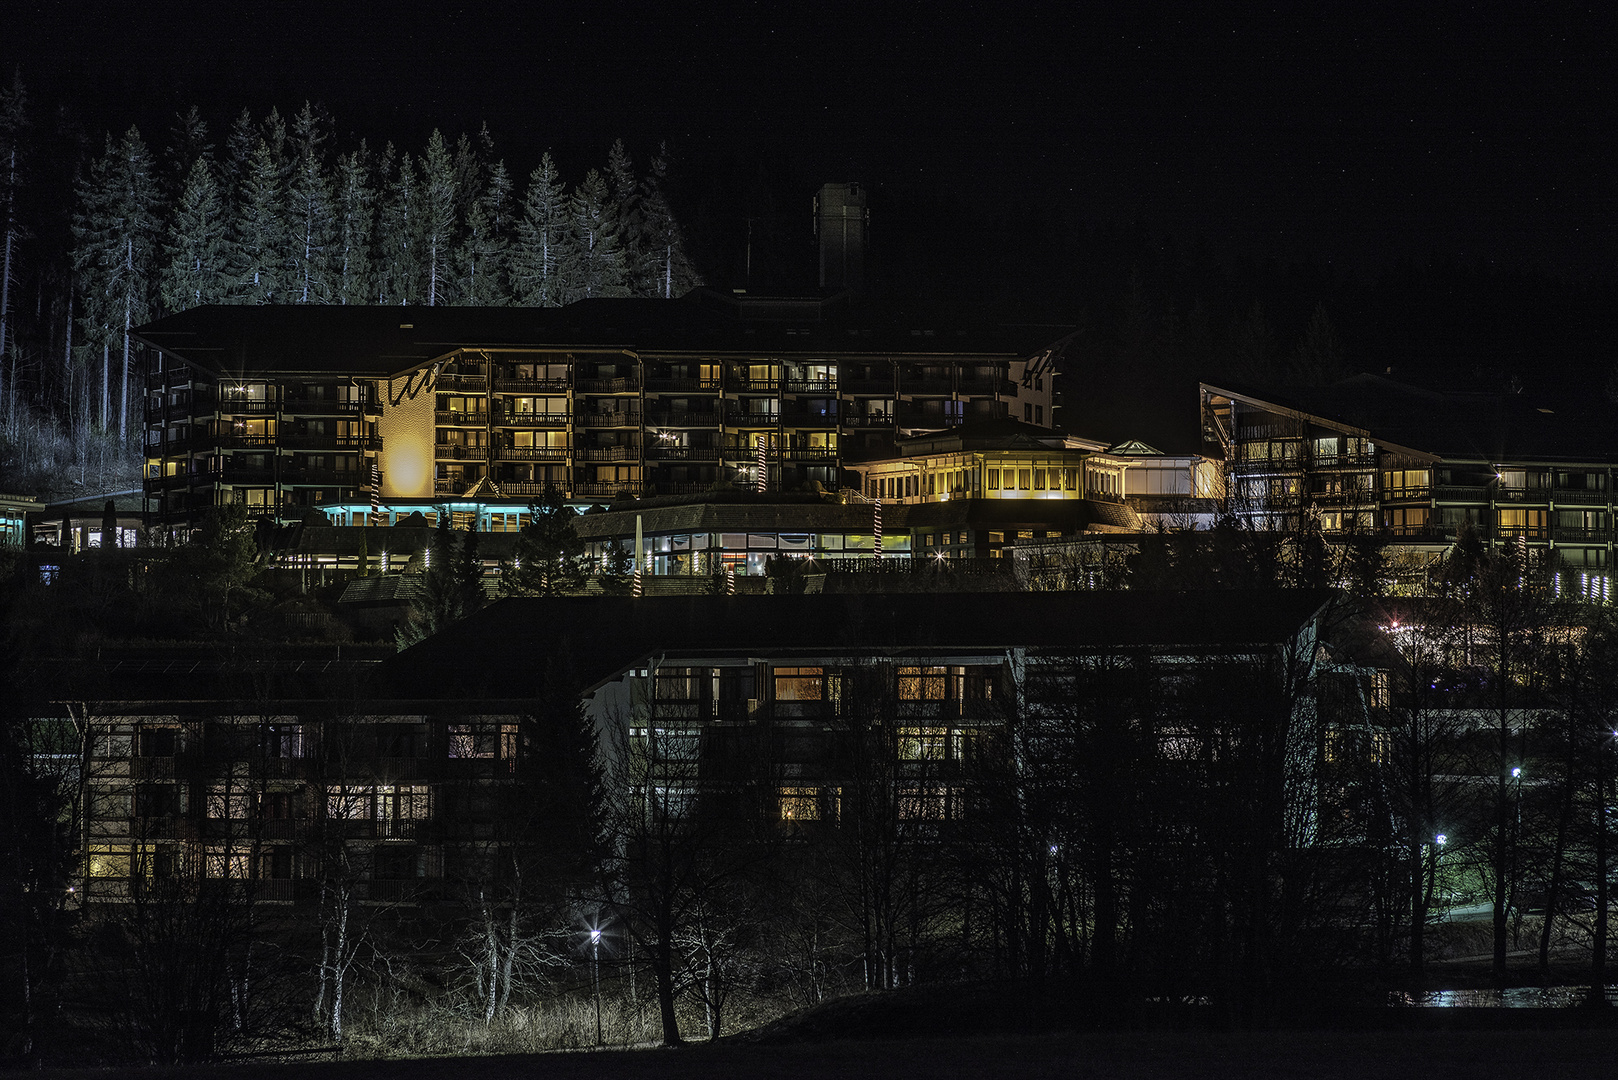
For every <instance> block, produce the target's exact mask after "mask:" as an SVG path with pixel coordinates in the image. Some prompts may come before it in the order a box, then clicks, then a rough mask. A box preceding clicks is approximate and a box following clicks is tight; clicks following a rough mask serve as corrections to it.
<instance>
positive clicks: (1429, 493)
mask: <svg viewBox="0 0 1618 1080" xmlns="http://www.w3.org/2000/svg"><path fill="white" fill-rule="evenodd" d="M1432 497H1433V489H1432V488H1431V487H1426V486H1423V487H1402V488H1386V489H1384V490H1383V492H1382V501H1383V502H1411V501H1417V502H1427V501H1429V500H1430V499H1431V498H1432Z"/></svg>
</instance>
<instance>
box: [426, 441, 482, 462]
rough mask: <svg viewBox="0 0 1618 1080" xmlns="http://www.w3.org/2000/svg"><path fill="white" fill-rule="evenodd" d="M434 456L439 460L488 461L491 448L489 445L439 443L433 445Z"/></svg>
mask: <svg viewBox="0 0 1618 1080" xmlns="http://www.w3.org/2000/svg"><path fill="white" fill-rule="evenodd" d="M433 457H435V458H437V459H438V460H439V461H488V460H489V448H488V447H487V446H457V445H456V444H454V443H439V444H438V445H436V446H435V447H433Z"/></svg>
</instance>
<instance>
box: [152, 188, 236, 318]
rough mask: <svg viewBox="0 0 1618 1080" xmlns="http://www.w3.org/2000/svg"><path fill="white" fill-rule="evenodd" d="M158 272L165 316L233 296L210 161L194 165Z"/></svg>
mask: <svg viewBox="0 0 1618 1080" xmlns="http://www.w3.org/2000/svg"><path fill="white" fill-rule="evenodd" d="M164 254H165V256H166V258H165V262H164V266H163V272H162V281H161V289H162V301H163V307H164V309H165V310H168V311H184V310H186V309H187V308H193V307H196V306H198V305H199V304H222V303H224V302H225V300H226V299H227V298H228V296H229V295H230V291H231V263H232V259H231V252H230V246H229V240H228V237H227V233H226V222H225V207H224V201H223V200H222V199H221V198H220V194H219V182H218V181H217V180H215V179H214V170H213V166H212V165H211V164H209V162H208V159H207V158H205V157H202V156H198V157H196V158H195V159H193V161H192V164H191V170H190V174H189V175H188V176H187V177H186V181H185V187H184V188H183V189H182V190H181V192H180V198H179V202H178V205H176V206H175V208H174V216H173V219H172V220H171V221H170V223H169V230H168V241H167V243H166V244H165V245H164Z"/></svg>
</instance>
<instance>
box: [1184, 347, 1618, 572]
mask: <svg viewBox="0 0 1618 1080" xmlns="http://www.w3.org/2000/svg"><path fill="white" fill-rule="evenodd" d="M1201 394H1202V422H1203V430H1204V437H1205V439H1206V440H1207V441H1208V442H1209V443H1211V444H1212V445H1213V446H1214V447H1216V448H1218V450H1219V452H1220V453H1221V454H1222V456H1223V457H1224V460H1225V467H1226V471H1227V478H1228V485H1229V490H1230V494H1231V496H1232V500H1233V506H1234V508H1235V509H1236V511H1237V512H1238V513H1239V514H1240V515H1242V516H1243V517H1244V518H1246V519H1247V520H1248V521H1250V522H1252V523H1253V524H1254V525H1256V526H1258V527H1260V528H1266V529H1282V530H1296V529H1298V528H1299V527H1300V526H1301V525H1302V523H1303V520H1304V518H1305V517H1306V516H1314V517H1316V518H1317V519H1318V521H1319V524H1320V527H1321V529H1322V531H1323V532H1324V533H1325V534H1326V535H1327V536H1328V537H1338V538H1341V537H1345V536H1350V535H1362V536H1378V537H1382V538H1385V539H1386V540H1388V541H1389V542H1390V543H1391V544H1392V546H1393V547H1394V548H1395V549H1396V550H1398V551H1401V552H1403V553H1404V554H1406V555H1407V556H1409V557H1410V558H1412V559H1416V560H1421V559H1427V560H1431V559H1435V558H1437V556H1438V555H1439V554H1440V553H1442V552H1443V551H1444V550H1445V549H1446V548H1448V547H1449V546H1450V545H1451V544H1453V543H1454V541H1455V539H1456V537H1457V535H1458V533H1459V531H1460V530H1462V529H1463V528H1464V529H1470V530H1472V531H1473V532H1474V533H1475V534H1476V535H1478V536H1479V537H1480V538H1482V539H1483V540H1484V541H1485V542H1487V543H1490V544H1505V543H1521V544H1525V545H1527V546H1529V547H1531V548H1539V549H1543V550H1545V551H1547V552H1549V553H1551V554H1553V555H1554V556H1555V559H1556V561H1557V563H1558V565H1559V566H1560V567H1561V568H1563V569H1564V570H1565V571H1566V572H1567V574H1568V575H1569V577H1568V582H1569V585H1570V587H1571V588H1573V589H1575V590H1577V591H1579V592H1581V593H1583V594H1584V595H1587V596H1590V597H1592V598H1597V599H1603V600H1606V599H1611V596H1612V587H1611V584H1610V577H1611V568H1612V556H1613V513H1614V503H1613V482H1614V467H1615V465H1618V438H1615V436H1614V434H1613V429H1612V425H1611V423H1610V422H1609V421H1607V420H1606V419H1604V418H1592V417H1585V416H1581V415H1580V414H1579V413H1578V412H1576V411H1572V410H1569V409H1566V408H1562V409H1555V408H1550V407H1545V406H1542V405H1538V404H1535V403H1533V402H1530V401H1527V400H1524V399H1523V398H1522V397H1521V396H1520V395H1489V394H1464V393H1440V392H1435V391H1427V390H1420V389H1417V388H1414V387H1409V386H1404V385H1402V384H1399V383H1395V382H1393V381H1392V380H1389V379H1384V378H1381V377H1378V376H1369V375H1361V376H1357V377H1355V378H1353V379H1350V380H1347V381H1345V382H1344V383H1341V384H1338V385H1336V386H1333V387H1330V388H1327V389H1326V390H1323V391H1320V392H1317V393H1314V394H1303V395H1301V396H1299V397H1297V398H1296V399H1295V400H1280V399H1278V398H1277V397H1276V396H1274V395H1269V396H1259V395H1256V394H1253V393H1248V392H1242V391H1234V390H1229V389H1223V388H1220V387H1215V386H1211V385H1209V384H1207V383H1204V384H1202V387H1201Z"/></svg>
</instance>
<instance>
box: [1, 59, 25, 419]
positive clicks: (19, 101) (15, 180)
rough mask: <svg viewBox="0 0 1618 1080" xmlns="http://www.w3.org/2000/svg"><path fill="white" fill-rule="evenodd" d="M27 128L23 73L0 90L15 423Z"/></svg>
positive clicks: (6, 363) (8, 407)
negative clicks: (15, 318) (14, 305)
mask: <svg viewBox="0 0 1618 1080" xmlns="http://www.w3.org/2000/svg"><path fill="white" fill-rule="evenodd" d="M27 127H28V97H27V94H26V93H25V92H24V90H23V85H22V76H21V75H20V74H15V73H14V74H13V76H12V80H11V87H10V88H9V89H7V90H0V400H3V401H4V402H5V414H6V418H7V422H8V423H12V422H15V418H16V412H17V394H18V367H19V361H20V358H19V356H18V355H17V350H16V348H15V346H14V345H13V344H12V339H13V338H14V337H15V336H16V330H15V328H14V326H13V323H12V318H11V298H12V295H13V287H14V286H15V285H16V279H17V256H18V246H19V245H20V244H21V243H22V240H23V225H22V214H21V211H20V207H19V206H18V199H19V196H20V195H21V193H22V189H23V148H22V142H23V131H24V130H25V129H26V128H27Z"/></svg>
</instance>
